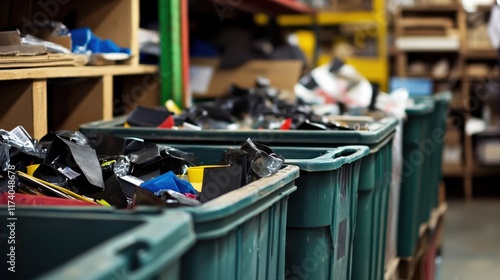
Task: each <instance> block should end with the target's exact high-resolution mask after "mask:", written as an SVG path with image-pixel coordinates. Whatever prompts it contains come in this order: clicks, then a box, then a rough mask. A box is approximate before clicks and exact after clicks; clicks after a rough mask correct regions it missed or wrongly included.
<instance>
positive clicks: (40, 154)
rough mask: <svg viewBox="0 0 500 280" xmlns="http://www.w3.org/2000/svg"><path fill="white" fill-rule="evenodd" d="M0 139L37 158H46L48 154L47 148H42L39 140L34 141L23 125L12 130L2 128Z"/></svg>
mask: <svg viewBox="0 0 500 280" xmlns="http://www.w3.org/2000/svg"><path fill="white" fill-rule="evenodd" d="M2 139H3V140H2ZM0 141H2V142H4V143H6V144H8V145H9V146H11V147H13V148H16V149H18V150H19V151H20V152H22V153H25V154H28V155H31V156H34V157H37V158H45V155H46V154H47V149H44V148H41V147H40V145H38V142H37V141H33V139H32V138H31V136H30V135H29V134H28V133H27V132H26V130H24V128H23V127H22V126H17V127H16V128H14V129H13V130H12V131H6V130H3V129H0Z"/></svg>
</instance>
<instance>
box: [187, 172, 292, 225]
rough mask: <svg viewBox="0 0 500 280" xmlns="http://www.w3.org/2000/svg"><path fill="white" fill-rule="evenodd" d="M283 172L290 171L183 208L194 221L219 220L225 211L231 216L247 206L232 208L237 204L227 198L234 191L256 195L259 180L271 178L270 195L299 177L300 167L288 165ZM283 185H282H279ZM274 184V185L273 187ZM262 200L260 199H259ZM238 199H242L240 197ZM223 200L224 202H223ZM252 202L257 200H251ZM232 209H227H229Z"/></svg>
mask: <svg viewBox="0 0 500 280" xmlns="http://www.w3.org/2000/svg"><path fill="white" fill-rule="evenodd" d="M280 172H281V173H282V172H288V174H283V175H281V176H277V174H275V175H272V176H269V177H266V178H262V179H259V180H257V181H255V182H252V183H250V184H248V185H246V186H243V187H241V188H239V189H236V190H234V191H231V192H229V193H226V194H224V195H221V196H219V197H217V198H215V199H213V200H210V201H208V202H206V203H204V204H202V205H199V206H194V207H182V209H183V210H185V211H186V212H188V213H189V214H191V216H192V218H193V221H195V222H208V221H212V220H217V219H220V218H221V217H220V216H221V214H222V213H223V214H224V215H226V216H229V215H231V214H234V213H236V212H238V211H240V210H241V209H243V208H244V207H245V206H244V205H243V206H240V208H241V209H235V208H231V207H230V206H231V205H235V203H234V201H228V200H227V198H228V197H229V196H230V195H231V193H232V195H234V194H235V193H234V192H241V193H245V192H246V193H248V194H249V195H252V194H253V195H256V194H258V193H259V192H260V191H261V190H259V186H258V185H259V181H260V180H263V179H267V180H269V179H268V178H270V180H272V182H271V183H270V184H269V185H268V188H273V189H272V190H270V191H269V192H268V195H270V194H272V193H274V192H277V191H279V190H280V189H281V188H283V187H285V186H286V185H288V184H290V183H292V184H293V182H294V181H295V180H296V179H297V178H298V177H299V167H298V166H295V165H287V166H286V167H284V168H283V169H281V170H280V171H279V172H278V173H280ZM278 185H281V186H278ZM273 186H274V187H273ZM259 200H260V199H259ZM238 201H241V199H239V200H238ZM221 202H222V203H221ZM251 202H252V203H253V202H255V201H251ZM228 208H229V210H231V211H227V209H228Z"/></svg>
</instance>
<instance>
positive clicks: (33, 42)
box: [21, 35, 71, 54]
mask: <svg viewBox="0 0 500 280" xmlns="http://www.w3.org/2000/svg"><path fill="white" fill-rule="evenodd" d="M21 44H23V45H30V46H44V47H45V48H46V49H47V50H48V51H49V52H51V53H66V54H69V53H71V50H70V49H68V48H65V47H64V46H61V45H59V44H56V43H53V42H49V41H45V40H42V39H40V38H38V37H35V36H31V35H27V36H26V37H22V38H21Z"/></svg>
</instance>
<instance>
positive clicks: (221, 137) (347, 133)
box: [80, 117, 398, 279]
mask: <svg viewBox="0 0 500 280" xmlns="http://www.w3.org/2000/svg"><path fill="white" fill-rule="evenodd" d="M124 121H126V117H119V118H117V119H114V120H112V121H106V122H102V121H101V122H92V123H88V124H84V125H82V126H80V130H81V131H82V133H84V134H86V135H88V136H89V137H91V138H92V137H97V135H98V134H99V133H103V132H104V133H112V134H114V135H117V136H121V137H141V138H144V139H148V141H153V142H155V143H163V144H167V145H173V146H175V147H178V145H182V144H186V143H189V145H193V146H194V145H215V144H217V145H235V144H239V143H241V142H242V141H244V140H245V139H247V138H248V137H249V138H251V139H254V140H256V141H259V142H262V143H265V144H268V145H272V146H273V148H274V149H275V150H276V149H280V152H283V153H284V152H285V151H284V150H281V147H292V148H299V147H302V148H308V149H311V148H312V149H313V150H314V148H319V147H321V148H334V147H342V146H349V145H366V146H368V147H369V149H370V153H369V155H367V156H365V157H364V158H362V159H361V167H360V174H362V175H361V176H360V178H359V185H358V190H357V192H358V193H357V205H355V206H357V207H354V209H353V210H352V213H355V214H356V215H355V216H356V218H355V219H353V222H355V225H353V228H355V230H354V234H353V235H352V238H353V240H352V244H353V254H352V260H351V263H350V265H349V266H348V267H350V268H351V273H352V274H353V275H351V276H352V278H353V279H368V278H370V277H372V279H375V278H377V277H379V276H380V277H381V276H382V275H383V274H384V257H385V244H386V227H387V211H388V199H389V197H388V195H389V188H390V185H391V176H392V138H393V136H394V133H395V128H396V125H397V124H398V121H397V120H396V119H394V118H389V117H388V118H383V119H381V120H379V121H367V120H366V119H365V118H361V119H359V120H358V119H354V120H349V119H347V120H342V124H343V125H344V126H345V127H346V128H349V127H358V129H359V130H354V129H343V130H340V129H339V130H328V131H304V130H288V131H280V130H234V131H233V130H231V131H229V130H215V129H214V130H209V129H208V130H201V131H200V130H173V129H155V128H151V127H149V128H148V127H129V128H126V127H123V123H124ZM181 147H182V146H181ZM285 158H286V156H285ZM299 180H300V179H299ZM298 186H299V188H300V185H298ZM356 209H357V210H356Z"/></svg>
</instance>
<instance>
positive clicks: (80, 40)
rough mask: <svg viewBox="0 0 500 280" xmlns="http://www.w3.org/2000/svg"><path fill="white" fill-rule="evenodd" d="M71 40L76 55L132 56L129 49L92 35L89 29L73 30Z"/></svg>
mask: <svg viewBox="0 0 500 280" xmlns="http://www.w3.org/2000/svg"><path fill="white" fill-rule="evenodd" d="M70 33H71V40H72V41H73V50H72V51H73V52H74V53H85V52H87V51H89V50H90V51H91V52H92V53H126V54H129V55H130V54H131V51H130V49H129V48H121V47H119V46H118V45H116V44H115V43H114V42H113V41H111V40H109V39H106V40H103V39H101V38H99V37H97V36H95V35H94V34H93V33H92V30H90V28H88V27H84V28H78V29H74V30H71V32H70Z"/></svg>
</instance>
